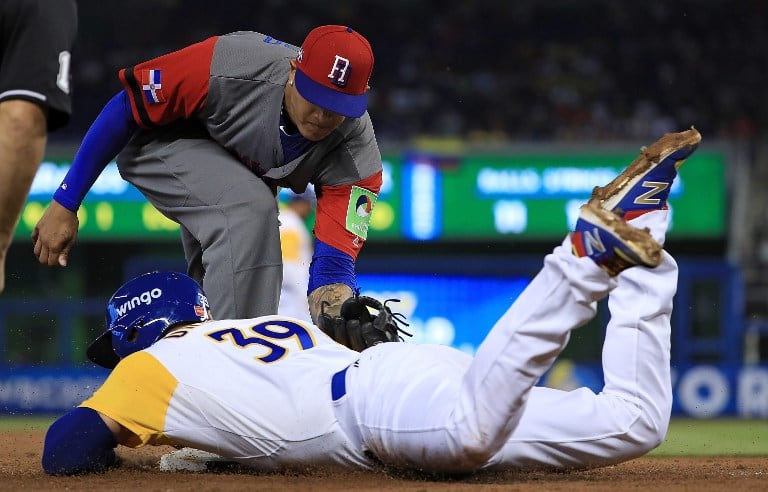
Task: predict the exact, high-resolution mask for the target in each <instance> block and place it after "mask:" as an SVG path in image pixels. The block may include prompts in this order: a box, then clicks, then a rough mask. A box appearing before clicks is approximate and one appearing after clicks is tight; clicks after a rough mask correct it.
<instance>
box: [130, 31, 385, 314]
mask: <svg viewBox="0 0 768 492" xmlns="http://www.w3.org/2000/svg"><path fill="white" fill-rule="evenodd" d="M296 54H297V48H296V47H295V46H292V45H289V44H286V43H283V42H281V41H278V40H275V39H274V38H272V37H270V36H267V35H264V34H260V33H255V32H237V33H232V34H228V35H224V36H217V37H213V38H210V39H207V40H205V41H202V42H200V43H197V44H194V45H191V46H189V47H186V48H184V49H182V50H179V51H176V52H173V53H170V54H167V55H163V56H161V57H158V58H155V59H153V60H149V61H147V62H144V63H141V64H138V65H136V66H133V67H129V68H126V69H123V70H121V71H120V79H121V81H122V82H123V84H124V86H125V89H126V91H127V92H128V94H129V99H130V101H131V109H132V112H133V116H134V119H135V121H136V122H137V123H138V124H139V125H140V126H141V127H142V128H143V131H140V132H138V133H137V134H136V135H135V136H134V137H133V138H132V140H131V141H130V142H129V144H128V145H127V146H126V147H125V148H124V149H123V151H122V152H121V153H120V155H119V156H118V165H119V168H120V172H121V175H122V176H123V178H125V179H126V180H128V181H130V182H131V183H133V184H134V185H135V186H137V187H138V188H139V189H140V190H141V191H142V192H143V193H144V195H145V196H146V197H147V198H148V199H149V200H150V201H151V202H152V203H153V204H154V205H155V207H157V208H158V210H160V211H161V212H162V213H163V214H165V215H166V216H168V217H170V218H171V219H173V220H175V221H177V222H179V223H180V224H181V226H182V238H183V243H184V248H185V255H186V257H187V262H188V265H189V268H188V271H189V273H190V275H191V276H193V277H194V278H196V279H198V280H201V281H202V282H203V286H204V288H205V289H206V291H208V292H211V294H210V295H209V296H210V301H211V306H212V308H213V310H214V314H216V315H217V317H237V318H244V317H253V316H258V315H263V314H273V313H275V312H276V309H277V300H278V296H279V287H280V283H281V271H280V270H281V259H280V243H279V235H278V233H279V231H278V224H277V205H276V201H275V199H274V192H275V189H276V187H278V186H282V187H289V188H291V189H292V190H293V191H295V192H302V191H304V189H305V188H306V186H307V183H310V182H311V183H313V184H314V185H315V189H316V190H317V191H318V193H317V194H318V200H317V214H316V221H315V229H314V234H315V236H316V237H317V239H318V240H320V241H322V242H323V243H325V244H327V245H330V246H332V247H334V248H336V249H337V250H339V251H341V252H344V253H346V254H348V255H349V256H351V257H352V259H353V260H354V259H356V258H357V254H358V252H359V251H360V248H361V247H362V245H363V243H364V242H365V239H366V238H367V232H368V221H369V219H370V213H371V210H372V206H373V204H374V203H375V201H376V198H377V194H378V191H379V189H380V187H381V181H382V165H381V155H380V152H379V148H378V145H377V142H376V137H375V134H374V131H373V126H372V124H371V120H370V117H369V115H368V113H365V114H364V115H363V116H362V117H360V118H347V119H346V120H345V121H344V122H343V123H342V124H341V125H340V126H339V127H338V128H337V129H336V130H334V131H333V133H332V134H331V135H329V136H328V137H327V138H325V139H324V140H322V141H319V142H316V143H314V144H312V145H309V146H307V148H306V149H303V150H304V152H302V153H300V154H299V155H297V156H295V157H294V158H291V159H290V160H288V161H287V162H286V158H285V155H284V151H283V148H284V147H283V145H282V142H281V136H280V128H279V127H280V122H281V109H282V100H283V95H284V91H285V84H286V82H287V80H288V75H289V71H290V63H289V60H290V59H292V58H295V57H296ZM224 229H225V230H226V234H223V233H222V230H224ZM255 272H257V273H255Z"/></svg>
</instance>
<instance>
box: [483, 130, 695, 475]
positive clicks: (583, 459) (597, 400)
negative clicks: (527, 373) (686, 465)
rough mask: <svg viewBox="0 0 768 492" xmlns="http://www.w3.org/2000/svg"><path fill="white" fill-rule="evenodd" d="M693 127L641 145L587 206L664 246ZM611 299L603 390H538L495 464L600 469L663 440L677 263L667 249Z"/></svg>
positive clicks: (622, 281)
mask: <svg viewBox="0 0 768 492" xmlns="http://www.w3.org/2000/svg"><path fill="white" fill-rule="evenodd" d="M700 141H701V135H699V133H698V132H697V131H696V130H693V129H691V130H687V131H685V132H680V133H675V134H667V135H665V136H663V137H662V138H661V139H659V140H658V141H657V142H655V143H654V144H652V145H650V146H649V147H647V148H644V149H642V151H641V154H640V155H639V156H638V158H637V159H635V161H633V162H632V163H631V164H630V165H629V166H628V167H627V169H626V170H625V171H624V172H622V173H621V174H620V175H619V176H618V177H617V178H616V179H614V180H613V181H611V183H609V184H607V185H606V186H603V187H598V188H596V189H595V191H594V193H593V197H592V199H591V200H590V203H591V204H593V205H598V206H600V207H601V208H604V209H606V210H611V211H613V212H615V213H618V214H620V215H621V216H623V217H625V218H627V219H631V220H630V221H629V222H630V224H632V225H633V226H635V227H638V228H647V230H649V232H650V234H651V235H652V236H653V237H654V239H655V240H656V241H657V242H658V243H659V244H663V243H664V240H665V236H666V231H667V227H668V222H669V211H668V210H667V209H668V207H667V198H668V195H669V191H670V190H671V189H672V185H673V182H674V179H675V177H676V176H677V170H678V168H679V167H680V166H681V165H682V163H683V162H684V160H685V159H686V158H688V157H689V156H690V155H691V154H692V153H693V152H694V151H695V150H696V148H697V147H698V144H699V142H700ZM617 278H618V288H617V289H616V290H614V291H613V292H612V293H611V295H610V298H609V302H608V306H609V309H610V312H611V320H610V322H609V325H608V327H607V329H606V338H605V342H604V345H603V372H604V377H605V385H604V388H603V391H602V392H601V393H600V394H598V395H595V394H593V393H592V392H591V391H590V390H588V389H586V388H582V389H579V390H576V391H571V392H563V391H557V390H552V389H547V388H534V389H533V391H532V394H531V398H530V399H529V401H528V405H527V406H526V409H525V412H524V414H523V416H522V419H521V421H520V425H519V426H518V427H517V428H516V429H515V431H514V433H513V435H512V437H511V439H510V441H509V442H508V443H507V444H506V445H505V447H504V449H503V450H502V451H501V452H500V453H499V454H498V455H497V456H495V457H494V459H493V460H492V463H493V464H492V465H491V466H492V467H501V468H506V467H510V466H516V467H529V466H557V467H564V466H580V467H584V466H600V465H606V464H611V463H618V462H621V461H625V460H627V459H631V458H634V457H637V456H641V455H643V454H645V453H647V452H648V451H649V450H651V449H653V448H655V447H656V446H657V445H658V444H660V442H661V440H662V439H663V438H664V435H665V434H666V429H667V425H668V422H669V415H670V411H671V404H672V395H671V381H670V360H669V351H670V316H671V312H672V299H673V296H674V294H675V291H676V288H677V265H676V263H675V261H674V259H672V257H670V256H669V255H668V254H667V253H666V252H663V255H662V259H661V264H660V265H659V266H658V267H656V268H654V269H647V268H632V269H629V270H626V271H624V272H623V273H621V275H619V276H618V277H617Z"/></svg>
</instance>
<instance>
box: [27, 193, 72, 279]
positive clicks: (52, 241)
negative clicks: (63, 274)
mask: <svg viewBox="0 0 768 492" xmlns="http://www.w3.org/2000/svg"><path fill="white" fill-rule="evenodd" d="M79 226H80V221H79V220H78V219H77V214H76V213H75V212H72V211H71V210H69V209H66V208H64V207H63V206H62V205H60V204H59V203H58V202H56V201H55V200H51V204H50V205H49V206H48V208H47V209H45V212H43V216H42V217H41V218H40V220H39V221H38V222H37V225H36V226H35V230H34V231H32V243H33V244H34V252H35V256H37V260H38V261H39V262H40V263H42V264H43V265H48V266H56V265H59V266H63V267H65V266H67V257H68V256H69V250H71V249H72V246H74V245H75V240H76V239H77V228H78V227H79Z"/></svg>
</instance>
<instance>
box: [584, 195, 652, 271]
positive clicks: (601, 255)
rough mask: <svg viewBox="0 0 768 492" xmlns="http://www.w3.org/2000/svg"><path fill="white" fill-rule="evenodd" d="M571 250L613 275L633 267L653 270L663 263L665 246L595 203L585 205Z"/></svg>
mask: <svg viewBox="0 0 768 492" xmlns="http://www.w3.org/2000/svg"><path fill="white" fill-rule="evenodd" d="M571 247H572V249H573V254H574V255H576V256H579V257H584V256H588V257H589V258H591V259H592V261H594V262H595V263H596V264H597V265H598V266H599V267H600V268H602V269H603V270H605V271H606V272H608V274H609V275H612V276H613V275H618V274H619V273H621V272H623V271H624V270H626V269H627V268H630V267H633V266H638V265H642V266H646V267H650V268H653V267H656V266H658V265H659V263H661V249H662V248H661V245H660V244H659V243H657V242H656V241H655V240H654V239H653V238H652V237H651V235H650V233H649V232H648V230H647V229H638V228H636V227H632V226H631V225H629V224H628V223H627V222H626V221H625V220H623V219H622V218H621V217H619V216H618V215H617V214H616V213H614V212H611V211H608V210H605V209H603V208H600V207H599V206H598V205H596V204H594V203H587V204H586V205H582V207H581V211H580V213H579V220H578V221H577V222H576V228H575V231H574V232H572V233H571Z"/></svg>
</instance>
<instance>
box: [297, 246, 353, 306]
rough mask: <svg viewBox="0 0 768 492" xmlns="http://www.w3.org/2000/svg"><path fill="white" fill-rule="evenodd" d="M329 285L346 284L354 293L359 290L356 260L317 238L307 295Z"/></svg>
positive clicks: (310, 266) (310, 267)
mask: <svg viewBox="0 0 768 492" xmlns="http://www.w3.org/2000/svg"><path fill="white" fill-rule="evenodd" d="M329 284H345V285H348V286H349V288H350V289H352V291H353V292H354V291H355V290H357V279H356V277H355V260H353V259H352V257H351V256H349V255H348V254H347V253H344V252H343V251H339V250H338V249H336V248H334V247H333V246H330V245H328V244H326V243H324V242H322V241H321V240H319V239H317V238H315V251H314V252H313V254H312V263H311V264H310V265H309V288H308V289H307V295H309V294H310V293H311V292H312V291H313V290H315V289H317V288H318V287H322V286H323V285H329Z"/></svg>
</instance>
